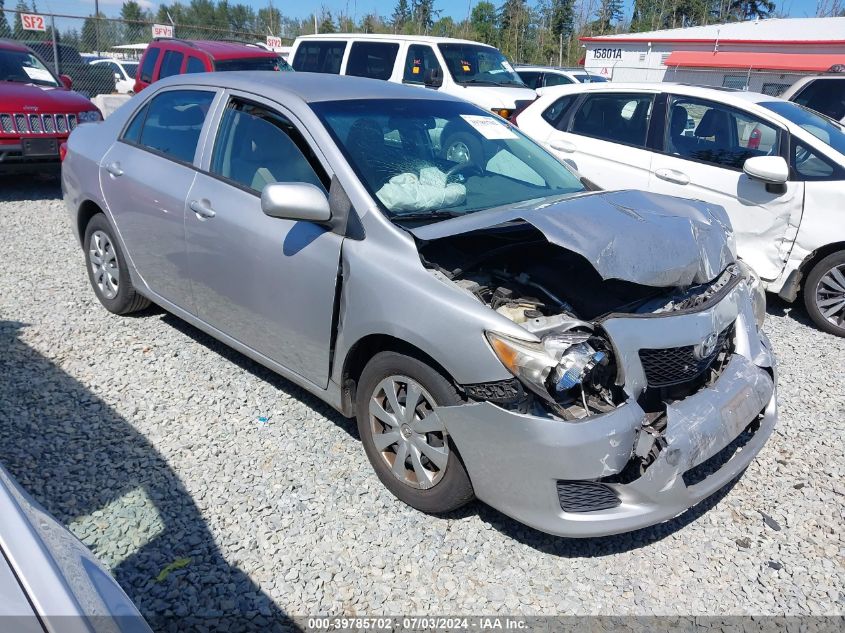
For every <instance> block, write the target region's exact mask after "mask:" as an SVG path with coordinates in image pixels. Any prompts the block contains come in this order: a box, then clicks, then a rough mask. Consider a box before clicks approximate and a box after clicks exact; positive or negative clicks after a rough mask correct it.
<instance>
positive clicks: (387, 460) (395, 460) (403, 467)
mask: <svg viewBox="0 0 845 633" xmlns="http://www.w3.org/2000/svg"><path fill="white" fill-rule="evenodd" d="M461 403H462V400H461V398H460V396H458V393H457V391H455V388H454V387H453V386H452V384H451V383H450V382H449V381H448V380H447V379H446V378H445V377H444V376H443V375H441V374H440V373H439V372H437V371H435V370H434V369H432V368H431V367H429V366H428V365H426V364H425V363H423V362H422V361H419V360H417V359H415V358H411V357H409V356H405V355H403V354H398V353H396V352H381V353H379V354H377V355H376V356H374V357H373V358H372V360H370V362H369V363H368V364H367V366H366V367H365V368H364V371H363V372H362V374H361V379H360V380H359V382H358V389H357V398H356V417H357V421H358V432H359V434H360V436H361V442H362V443H363V444H364V450H365V452H366V453H367V458H368V459H369V460H370V464H372V466H373V469H374V470H375V471H376V475H378V478H379V479H380V480H381V482H382V483H383V484H384V485H385V487H386V488H387V489H388V490H390V492H392V493H393V494H394V495H395V496H396V497H397V498H398V499H400V500H401V501H404V502H405V503H407V504H408V505H409V506H411V507H413V508H416V509H417V510H421V511H422V512H427V513H430V514H439V513H443V512H449V511H451V510H454V509H456V508H459V507H461V506H462V505H464V504H466V503H468V502H469V501H471V500H472V499H473V496H474V495H473V491H472V484H471V483H470V480H469V476H468V475H467V472H466V469H465V468H464V465H463V463H462V462H461V460H460V458H459V457H458V454H457V452H456V450H455V446H454V444H453V442H452V440H451V438H450V437H449V434H448V432H447V431H446V429H445V428H444V427H443V425H442V423H441V422H440V420H439V418H438V417H437V416H436V415H433V414H432V409H433V408H435V407H437V406H449V405H458V404H461Z"/></svg>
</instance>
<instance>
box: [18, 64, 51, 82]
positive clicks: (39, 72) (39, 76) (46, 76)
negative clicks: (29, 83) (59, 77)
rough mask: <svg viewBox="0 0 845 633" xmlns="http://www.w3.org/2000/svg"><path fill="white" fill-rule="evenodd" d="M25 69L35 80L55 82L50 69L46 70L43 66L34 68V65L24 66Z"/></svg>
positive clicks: (28, 75)
mask: <svg viewBox="0 0 845 633" xmlns="http://www.w3.org/2000/svg"><path fill="white" fill-rule="evenodd" d="M23 71H24V72H25V73H26V75H27V77H29V78H30V79H32V80H34V81H49V82H50V83H52V82H53V75H51V74H50V71H49V70H44V69H43V68H33V67H32V66H24V67H23Z"/></svg>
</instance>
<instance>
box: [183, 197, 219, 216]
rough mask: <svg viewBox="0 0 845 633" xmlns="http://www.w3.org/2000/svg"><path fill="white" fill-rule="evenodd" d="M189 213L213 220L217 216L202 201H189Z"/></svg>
mask: <svg viewBox="0 0 845 633" xmlns="http://www.w3.org/2000/svg"><path fill="white" fill-rule="evenodd" d="M189 206H190V207H191V211H193V212H194V213H196V214H197V215H198V216H200V217H202V218H213V217H214V216H215V215H217V214H216V213H215V212H214V209H212V208H211V207H210V206H209V204H208V203H207V202H205V201H203V200H191V204H190V205H189Z"/></svg>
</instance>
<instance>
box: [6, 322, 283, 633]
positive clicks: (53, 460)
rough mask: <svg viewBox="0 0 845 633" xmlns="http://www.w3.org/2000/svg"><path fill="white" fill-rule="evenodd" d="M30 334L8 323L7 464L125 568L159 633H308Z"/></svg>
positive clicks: (157, 460)
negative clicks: (231, 560)
mask: <svg viewBox="0 0 845 633" xmlns="http://www.w3.org/2000/svg"><path fill="white" fill-rule="evenodd" d="M23 327H25V324H22V323H17V322H11V321H2V320H0V385H2V387H3V392H2V397H1V399H0V461H2V463H3V464H4V465H5V466H6V468H7V469H8V470H9V472H10V473H11V474H12V476H13V477H15V479H17V481H18V482H19V483H20V485H21V486H22V487H23V488H24V489H26V490H27V491H28V492H29V493H30V495H32V497H33V498H34V499H36V500H37V501H38V502H39V503H40V504H41V505H42V506H44V508H45V509H46V510H47V511H48V512H50V513H51V514H52V515H53V516H54V517H56V519H57V520H58V521H59V522H61V523H62V524H63V525H65V526H73V529H74V531H75V532H76V533H77V534H78V535H80V536H82V539H83V540H84V541H85V542H86V543H87V544H88V545H89V547H91V548H92V549H93V550H94V551H95V553H97V554H98V557H99V558H100V559H101V560H106V561H108V560H111V561H113V562H114V566H113V567H112V573H113V575H114V576H115V578H116V579H117V581H118V582H119V583H120V585H121V586H122V587H123V589H124V590H125V591H126V593H127V594H128V595H129V597H130V598H131V599H132V600H133V602H135V604H136V605H137V606H138V609H139V610H140V611H141V613H142V614H143V615H144V617H145V618H147V621H148V622H149V623H150V625H151V626H152V627H153V628H154V629H157V630H166V631H186V630H221V631H248V630H249V631H252V630H261V631H295V630H298V629H297V627H296V625H295V624H294V623H293V621H292V620H290V619H289V618H288V617H287V616H286V615H285V614H284V613H283V612H282V611H281V610H280V609H279V608H278V607H277V606H276V605H275V604H274V602H273V601H272V599H271V598H270V597H269V596H268V595H266V594H265V593H264V592H262V591H261V589H260V588H259V587H257V586H256V585H255V584H254V583H253V582H252V581H251V580H250V578H249V577H248V576H246V575H245V574H244V573H243V572H241V571H240V570H239V569H237V568H236V567H233V566H231V565H229V564H228V563H227V562H226V560H225V559H224V558H223V556H222V554H221V553H220V551H219V550H218V548H217V546H216V544H215V542H214V538H213V536H212V534H211V532H210V531H209V529H208V527H207V526H206V524H205V521H204V519H203V517H202V515H201V514H200V512H199V510H198V508H197V507H196V505H195V504H194V501H193V499H192V498H191V496H190V494H189V493H188V491H187V490H186V489H185V487H184V486H183V484H182V482H181V481H180V479H179V478H178V477H177V475H176V474H175V473H174V472H173V471H172V470H171V469H170V467H169V466H168V464H167V462H166V461H165V459H164V458H163V457H162V456H161V455H160V454H159V453H158V452H157V451H156V449H155V448H154V447H153V446H152V445H151V444H150V443H149V442H148V441H147V439H146V438H145V437H144V436H143V435H142V434H140V433H138V432H137V431H136V430H135V429H134V428H133V426H132V425H131V424H129V423H128V422H127V421H126V420H125V419H123V418H122V417H121V416H119V415H118V414H117V413H116V412H115V411H113V410H112V409H111V408H110V407H109V406H108V405H106V404H105V403H104V402H103V401H102V400H100V399H99V398H98V397H97V396H95V395H94V394H93V393H91V392H90V391H89V390H88V389H87V388H86V387H84V386H83V385H82V384H80V383H79V382H77V381H76V380H74V379H73V378H71V377H70V376H69V375H67V374H66V373H64V372H63V371H62V370H60V369H59V368H57V367H56V366H55V365H54V364H53V363H52V362H50V361H49V360H48V359H46V358H44V357H43V356H42V355H41V354H39V353H38V352H36V351H35V350H33V349H32V348H30V347H29V346H27V345H26V344H25V343H23V342H22V341H21V340H20V339H19V338H18V331H19V330H20V329H21V328H23ZM188 559H190V560H189V561H188ZM174 563H176V564H175V565H174ZM168 566H170V568H169V571H168V572H167V573H164V571H165V570H168Z"/></svg>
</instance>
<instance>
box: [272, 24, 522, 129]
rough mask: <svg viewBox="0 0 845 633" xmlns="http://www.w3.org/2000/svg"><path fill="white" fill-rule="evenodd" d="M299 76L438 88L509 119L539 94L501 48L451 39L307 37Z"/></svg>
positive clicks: (299, 45)
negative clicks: (324, 75) (326, 75)
mask: <svg viewBox="0 0 845 633" xmlns="http://www.w3.org/2000/svg"><path fill="white" fill-rule="evenodd" d="M289 59H290V60H292V66H293V69H294V70H296V71H298V72H316V73H332V74H335V75H338V74H340V75H353V76H356V77H370V78H371V79H383V80H385V81H392V82H395V83H404V84H410V85H416V86H420V87H423V88H431V89H436V90H439V91H441V92H445V93H447V94H451V95H454V96H456V97H460V98H462V99H466V100H467V101H471V102H472V103H474V104H476V105H478V106H481V107H482V108H484V109H485V110H490V111H492V112H495V113H496V114H498V115H500V116H502V117H504V118H508V117H509V116H511V115H512V114H513V113H514V112H515V111H516V110H518V109H520V108H521V107H523V106H525V105H527V104H528V103H530V102H531V101H533V100H534V99H535V98H536V97H537V95H536V93H535V92H534V91H533V90H531V89H530V88H528V87H527V86H526V85H525V84H524V83H523V82H522V79H520V78H519V75H517V74H516V72H515V71H514V69H513V67H512V66H511V65H510V62H508V60H507V59H506V58H505V56H504V55H502V53H501V52H499V50H498V49H496V48H494V47H493V46H488V45H487V44H479V43H478V42H471V41H468V40H457V39H452V38H448V37H424V36H413V35H375V34H358V35H335V34H331V35H304V36H302V37H298V38H296V41H295V42H294V43H293V47H292V49H291V54H290V57H289Z"/></svg>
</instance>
